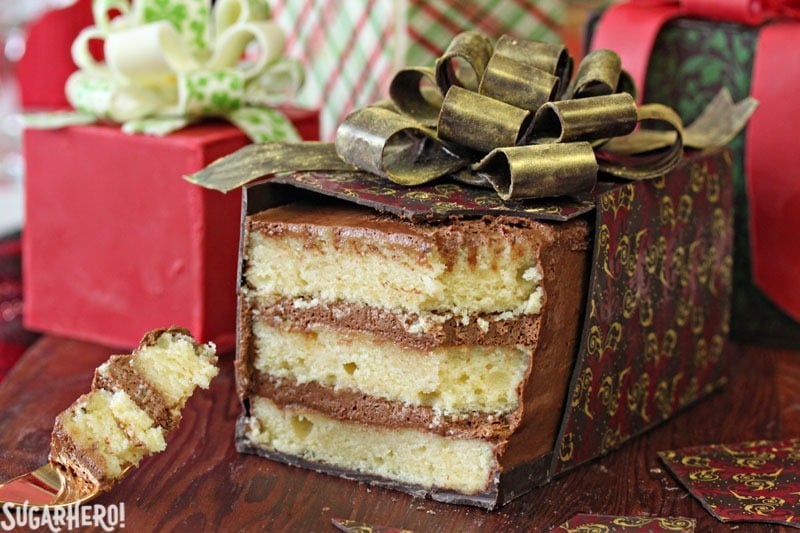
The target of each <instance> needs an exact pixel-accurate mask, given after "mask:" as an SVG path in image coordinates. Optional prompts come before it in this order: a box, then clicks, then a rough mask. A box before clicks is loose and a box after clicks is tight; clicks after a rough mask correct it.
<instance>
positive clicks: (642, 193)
mask: <svg viewBox="0 0 800 533" xmlns="http://www.w3.org/2000/svg"><path fill="white" fill-rule="evenodd" d="M730 165H731V160H730V153H729V152H727V151H721V152H716V153H712V154H710V155H709V156H708V157H694V158H689V159H687V160H685V161H684V163H683V164H682V165H681V166H680V167H679V168H678V169H676V170H675V171H673V173H671V174H670V175H669V176H667V177H665V178H664V179H663V180H655V181H651V182H642V183H639V184H636V185H634V184H626V185H616V186H606V187H604V189H605V190H604V191H603V192H600V193H599V194H598V197H597V211H596V222H595V244H594V260H593V264H594V268H593V269H592V275H591V280H590V286H589V295H588V298H587V309H586V318H585V322H584V329H583V338H582V341H581V346H580V349H579V352H578V358H577V362H576V365H575V368H574V370H573V374H572V384H571V386H570V392H569V396H568V397H567V409H566V413H565V417H564V421H563V424H562V427H561V433H560V436H559V439H558V441H557V444H556V448H555V451H554V457H553V467H552V468H553V472H554V473H558V472H561V471H565V470H568V469H570V468H572V467H574V466H577V465H579V464H582V463H584V462H586V461H588V460H590V459H592V458H594V457H596V456H597V455H602V454H605V453H607V452H609V451H611V450H613V449H615V448H617V447H619V446H620V445H621V444H622V443H623V442H625V441H626V440H628V439H629V438H631V437H633V436H635V435H637V434H639V433H642V432H643V431H646V430H647V429H649V428H651V427H653V426H655V425H656V424H659V423H661V422H663V421H664V420H666V419H668V418H669V417H670V416H672V415H673V414H674V413H675V412H677V411H678V410H680V409H682V408H685V407H686V406H688V405H690V404H691V403H692V402H694V401H696V400H698V399H699V398H701V397H702V396H704V395H706V394H708V393H709V392H711V391H712V390H714V389H715V388H716V387H718V386H720V385H722V384H723V383H724V382H725V375H726V366H727V364H726V358H727V356H728V353H729V352H728V350H727V349H726V344H727V333H728V330H729V327H728V321H729V296H730V288H731V266H732V259H731V253H732V250H733V232H732V226H731V217H732V197H731V189H730V184H729V183H728V182H727V181H728V180H727V176H728V174H729V172H730Z"/></svg>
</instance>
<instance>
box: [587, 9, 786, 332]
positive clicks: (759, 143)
mask: <svg viewBox="0 0 800 533" xmlns="http://www.w3.org/2000/svg"><path fill="white" fill-rule="evenodd" d="M680 19H685V20H688V21H706V22H707V26H708V27H709V29H708V30H706V35H705V39H706V40H708V41H711V40H712V39H713V38H714V37H716V36H717V35H718V34H717V33H716V32H715V31H714V29H713V28H712V27H711V26H710V23H712V22H713V24H716V25H717V26H719V27H723V25H724V26H727V27H728V28H735V30H733V31H736V32H739V33H741V34H742V35H745V34H750V33H752V34H753V35H754V36H755V38H754V40H753V50H754V51H753V52H752V63H751V64H750V65H749V66H748V67H747V68H749V69H751V70H747V71H746V76H747V77H748V78H749V80H748V81H749V90H750V95H751V96H752V97H753V98H755V99H756V100H757V101H758V102H759V105H758V108H757V109H756V110H755V112H754V113H753V116H752V117H751V119H750V121H749V123H748V126H747V130H746V136H745V139H744V143H743V149H742V150H743V154H744V156H743V163H742V164H741V168H742V169H743V171H744V173H745V176H746V187H743V190H742V194H743V195H744V193H745V192H746V202H740V201H738V200H737V209H739V210H740V211H739V214H738V218H740V219H742V220H744V221H745V222H744V223H743V224H742V225H741V226H739V225H738V224H737V231H739V232H740V235H746V238H745V237H741V236H740V237H738V239H740V240H741V243H742V245H741V246H740V245H739V244H737V250H736V254H735V256H737V258H736V261H737V269H740V268H741V270H742V275H743V277H744V278H745V279H744V280H740V281H739V282H738V283H737V286H736V288H735V290H734V301H735V302H736V305H735V306H734V319H733V323H734V325H735V326H736V327H735V328H734V335H736V336H737V337H738V338H741V340H746V341H753V340H756V341H758V342H767V343H775V342H776V341H778V342H780V343H787V344H789V345H796V344H797V343H798V339H800V337H798V332H800V329H798V327H800V239H798V237H797V231H796V227H797V225H798V224H799V223H800V210H798V209H797V207H798V202H800V167H799V166H798V165H797V149H798V146H800V145H798V142H797V137H796V135H795V134H794V132H793V131H792V128H793V125H794V124H795V123H797V122H798V120H800V100H798V99H797V98H796V96H795V92H796V89H795V87H796V85H797V83H796V82H797V80H800V62H798V61H797V60H796V54H795V52H794V51H795V50H796V49H797V46H798V45H800V10H798V9H797V5H796V2H792V1H790V0H775V1H773V2H760V1H757V0H727V1H723V0H628V1H626V2H620V3H616V4H614V5H612V6H611V7H609V9H608V10H607V11H606V12H605V13H604V14H603V16H602V17H601V19H600V21H599V23H598V24H597V27H596V28H595V32H594V36H593V40H592V48H594V49H597V48H611V49H613V50H614V51H616V52H617V53H618V54H619V55H620V57H621V59H622V64H623V66H624V68H626V69H627V70H628V71H629V72H630V74H631V75H632V76H633V78H634V79H635V80H636V81H637V86H639V87H640V88H647V87H646V84H645V81H646V79H647V78H648V77H650V76H652V73H651V72H650V70H649V63H650V60H651V57H652V52H653V50H654V49H655V44H656V40H657V37H658V36H659V34H660V32H662V30H663V29H664V28H666V27H668V26H669V24H670V23H671V22H672V21H679V20H680ZM695 24H696V23H695ZM630 28H636V31H630ZM726 31H727V30H726ZM741 42H747V41H744V40H743V41H741ZM742 46H743V45H739V46H731V47H730V48H731V49H732V52H733V53H732V56H733V57H736V58H737V59H738V57H739V56H741V57H747V56H749V55H750V51H748V52H747V53H742V50H738V48H742ZM669 53H671V54H672V55H673V58H672V59H673V64H675V63H677V62H678V61H680V60H682V59H685V58H681V57H678V56H679V55H680V54H679V52H678V51H675V50H669ZM662 54H663V52H662ZM691 60H693V61H697V60H698V58H691ZM706 62H708V59H707V58H706ZM744 64H745V62H744V61H743V62H742V64H738V63H736V64H732V65H726V66H725V68H724V69H723V70H719V69H718V70H714V69H713V68H709V69H708V70H707V71H706V72H707V74H706V73H704V77H706V78H709V79H712V78H714V77H715V76H716V77H717V78H718V79H719V84H720V85H723V84H725V83H728V84H735V83H736V79H737V78H740V77H741V74H740V73H739V72H737V70H738V69H743V68H745V67H744V66H743V65H744ZM669 70H672V69H669ZM670 74H675V75H674V76H673V79H680V80H682V78H679V77H678V76H677V72H675V73H673V72H670ZM682 81H685V80H682ZM703 83H708V82H701V83H694V84H691V86H692V87H695V91H696V90H697V89H696V88H697V86H698V85H700V84H703ZM687 86H689V84H687ZM642 94H645V92H643V93H642ZM683 98H685V99H686V100H691V99H695V100H696V99H697V98H698V96H697V95H696V94H694V93H693V92H692V91H691V89H688V90H686V91H685V96H683V95H682V96H681V99H683ZM676 100H677V98H676ZM664 103H667V104H668V105H674V102H671V101H664ZM745 213H746V215H745ZM737 275H739V273H738V272H737ZM784 314H785V316H784ZM761 323H764V329H763V333H762V331H761V327H760V324H761Z"/></svg>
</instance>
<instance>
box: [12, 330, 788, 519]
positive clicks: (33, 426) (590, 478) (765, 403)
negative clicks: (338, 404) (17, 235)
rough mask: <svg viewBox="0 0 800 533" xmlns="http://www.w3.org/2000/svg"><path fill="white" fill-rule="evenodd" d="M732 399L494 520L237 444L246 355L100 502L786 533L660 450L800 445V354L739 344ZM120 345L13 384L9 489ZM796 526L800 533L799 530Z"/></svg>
mask: <svg viewBox="0 0 800 533" xmlns="http://www.w3.org/2000/svg"><path fill="white" fill-rule="evenodd" d="M734 351H735V352H736V353H732V354H731V355H732V359H733V363H732V366H731V371H730V382H729V383H728V385H727V386H726V387H725V388H724V389H723V390H722V391H721V392H718V393H716V394H714V395H712V396H711V397H709V398H707V399H706V400H704V401H702V402H700V403H699V404H697V405H696V406H694V407H691V408H690V409H688V410H687V411H685V412H683V413H682V414H680V415H678V416H677V417H675V418H674V419H672V420H671V421H669V422H667V423H666V424H663V425H661V426H659V427H658V428H656V429H655V430H653V431H651V432H650V433H648V434H647V435H645V436H642V437H640V438H638V439H635V440H634V441H632V442H630V443H628V444H627V445H625V446H624V447H623V448H621V449H620V450H617V451H615V452H612V453H611V454H610V455H608V456H606V457H604V458H601V459H599V460H597V461H594V462H592V463H590V464H588V465H584V466H582V467H579V468H577V469H575V470H573V471H571V472H568V473H567V474H565V475H563V476H562V477H560V478H558V479H556V480H555V481H553V482H552V483H550V484H549V485H547V486H545V487H541V488H538V489H536V490H534V491H533V492H532V493H530V494H528V495H526V496H523V497H521V498H519V499H517V500H514V501H513V502H511V503H510V504H508V505H506V506H505V507H503V508H502V509H500V510H498V511H493V512H487V511H483V510H480V509H475V508H470V507H458V506H452V505H447V504H442V503H436V502H432V501H427V500H420V499H414V498H412V497H411V496H407V495H405V494H401V493H396V492H393V491H389V490H385V489H380V488H376V487H370V486H368V485H364V484H360V483H356V482H351V481H346V480H341V479H338V478H334V477H330V476H326V475H323V474H317V473H313V472H308V471H304V470H301V469H297V468H293V467H289V466H285V465H282V464H277V463H273V462H271V461H268V460H265V459H261V458H258V457H254V456H244V455H239V454H237V452H236V450H235V449H234V440H233V435H234V422H235V419H236V417H237V416H238V415H239V412H240V407H239V404H238V402H237V400H236V397H235V394H234V378H233V357H232V355H231V354H226V355H224V356H223V357H222V358H221V366H222V371H221V373H220V375H219V376H218V377H217V378H216V379H215V380H214V382H213V383H212V386H211V388H210V390H208V391H198V393H196V394H195V395H194V396H193V397H192V399H191V400H190V401H189V404H188V405H187V407H186V409H185V410H184V417H183V421H182V422H181V425H180V427H179V428H178V429H177V430H176V431H175V432H174V433H173V434H172V435H171V436H170V439H169V441H168V447H167V450H166V451H165V452H163V453H161V454H159V455H155V456H152V457H149V458H146V459H145V460H144V461H143V462H142V463H141V465H140V467H139V468H138V469H134V470H133V471H132V472H131V473H130V474H128V476H127V477H126V478H125V479H124V480H123V481H122V482H121V483H120V484H119V485H117V486H116V487H115V488H114V489H113V490H112V491H111V492H109V493H107V494H104V495H102V496H100V497H99V498H98V499H97V500H96V503H105V504H111V503H117V502H125V528H126V529H127V530H133V531H318V532H326V531H327V532H334V531H336V530H335V529H334V528H333V526H332V525H331V522H330V520H331V518H334V517H336V518H345V519H347V518H349V519H354V520H358V521H363V522H369V523H372V524H376V525H384V526H394V527H402V528H407V529H411V530H414V531H420V532H422V531H431V532H438V531H448V532H449V531H463V532H471V531H476V532H482V531H487V532H488V531H491V532H495V531H503V532H515V531H546V530H548V529H549V528H551V527H553V526H556V525H558V524H560V523H563V522H564V521H566V520H567V519H569V518H570V517H571V516H573V515H574V514H576V513H579V512H582V513H597V514H611V515H636V516H665V517H666V516H683V517H692V518H695V519H696V520H697V530H698V531H704V532H705V531H729V530H731V529H732V528H733V529H738V531H756V532H760V531H764V532H766V531H784V530H789V529H788V528H780V527H777V526H767V525H758V526H756V525H752V524H741V525H738V526H735V525H734V526H726V525H723V524H721V523H720V522H718V521H717V520H716V519H715V518H714V517H712V516H711V515H710V514H708V513H707V512H706V511H705V510H704V509H703V508H702V507H701V506H700V504H699V503H698V502H697V501H696V500H695V499H694V498H693V497H692V496H690V495H689V493H688V492H686V491H685V490H684V489H683V488H682V487H681V486H680V485H679V484H678V483H677V481H675V480H674V479H673V478H672V477H671V475H670V474H669V473H668V472H667V471H666V469H665V468H664V467H663V465H662V464H661V463H660V461H659V460H658V457H657V452H658V451H660V450H669V449H676V448H680V447H684V446H690V445H698V444H712V443H736V442H741V441H746V440H753V439H778V438H786V437H798V436H800V353H798V352H791V351H783V350H776V349H767V348H761V347H755V346H745V347H741V349H734ZM111 353H114V351H113V350H111V349H109V348H106V347H102V346H96V345H92V344H87V343H83V342H78V341H73V340H65V339H60V338H55V337H44V338H42V339H41V340H39V341H38V342H37V344H35V345H34V346H33V347H32V348H31V349H30V350H29V351H28V353H27V354H26V355H25V356H24V357H23V359H22V360H21V361H20V362H19V363H18V365H17V366H16V367H15V368H14V369H13V371H12V372H11V373H10V374H9V375H8V377H7V378H6V380H5V381H3V382H2V383H0V480H4V479H7V478H10V477H13V476H15V475H18V474H21V473H23V472H25V471H28V470H31V469H33V468H35V467H37V466H39V465H40V464H42V463H43V462H45V461H46V458H47V452H48V449H49V438H50V431H51V429H52V424H53V418H54V417H55V415H56V414H57V413H58V412H59V411H61V410H62V409H64V408H65V407H66V406H67V405H69V404H70V403H71V402H72V401H73V400H74V399H75V398H77V396H79V395H80V394H82V393H84V392H87V391H88V390H89V387H90V383H91V376H92V372H93V370H94V368H95V367H96V366H98V365H99V364H100V363H102V362H103V361H104V360H105V359H106V358H107V357H108V356H109V355H110V354H111ZM790 531H797V530H790Z"/></svg>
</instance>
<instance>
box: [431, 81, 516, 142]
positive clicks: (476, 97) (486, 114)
mask: <svg viewBox="0 0 800 533" xmlns="http://www.w3.org/2000/svg"><path fill="white" fill-rule="evenodd" d="M530 121H531V113H530V111H527V110H525V109H520V108H519V107H516V106H513V105H511V104H507V103H505V102H501V101H500V100H495V99H493V98H489V97H488V96H483V95H480V94H478V93H476V92H472V91H468V90H466V89H462V88H460V87H456V86H453V87H450V90H449V91H447V94H446V95H445V97H444V102H442V111H441V114H440V117H439V126H438V134H439V137H440V138H442V139H444V140H447V141H452V142H454V143H456V144H459V145H461V146H466V147H469V148H472V149H473V150H477V151H479V152H482V153H487V152H489V151H491V150H493V149H494V148H496V147H498V146H514V145H516V144H517V142H518V141H519V140H520V138H521V137H522V134H523V133H524V132H525V131H527V130H528V125H529V123H530Z"/></svg>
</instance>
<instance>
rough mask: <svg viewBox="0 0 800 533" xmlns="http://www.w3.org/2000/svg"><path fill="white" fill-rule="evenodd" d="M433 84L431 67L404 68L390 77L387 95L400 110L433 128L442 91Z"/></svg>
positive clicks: (433, 77)
mask: <svg viewBox="0 0 800 533" xmlns="http://www.w3.org/2000/svg"><path fill="white" fill-rule="evenodd" d="M435 84H436V74H435V72H434V70H433V69H432V68H425V67H417V68H405V69H403V70H400V71H399V72H398V73H397V74H395V76H394V78H392V82H391V84H390V85H389V97H390V98H391V99H392V101H393V102H394V104H395V105H396V106H397V109H399V110H400V111H401V112H403V113H405V114H406V115H408V116H409V117H411V118H413V119H414V120H417V121H418V122H420V123H421V124H423V125H424V126H427V127H430V128H433V127H435V126H436V122H437V121H438V120H439V109H440V108H441V107H442V93H441V92H440V91H439V89H438V88H437V87H436V85H435Z"/></svg>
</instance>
